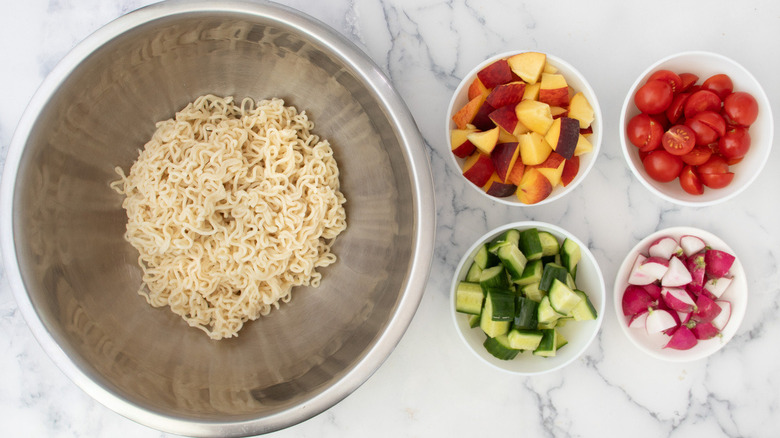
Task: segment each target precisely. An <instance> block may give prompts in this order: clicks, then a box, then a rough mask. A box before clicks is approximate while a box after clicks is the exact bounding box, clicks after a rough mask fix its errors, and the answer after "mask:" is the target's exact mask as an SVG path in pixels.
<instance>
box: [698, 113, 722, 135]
mask: <svg viewBox="0 0 780 438" xmlns="http://www.w3.org/2000/svg"><path fill="white" fill-rule="evenodd" d="M691 119H694V120H698V121H700V122H702V123H704V124H705V125H707V126H709V127H710V128H712V129H713V130H715V133H716V134H718V137H722V136H723V134H725V133H726V121H725V120H724V119H723V117H722V116H721V115H720V114H718V113H716V112H715V111H702V112H700V113H696V114H694V115H693V117H691Z"/></svg>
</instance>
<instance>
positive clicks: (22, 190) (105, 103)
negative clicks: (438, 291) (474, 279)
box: [2, 2, 434, 435]
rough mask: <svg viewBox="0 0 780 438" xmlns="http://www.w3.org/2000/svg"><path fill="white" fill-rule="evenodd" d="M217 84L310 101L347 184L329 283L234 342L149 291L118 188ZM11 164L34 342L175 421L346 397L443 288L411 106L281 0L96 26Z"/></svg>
mask: <svg viewBox="0 0 780 438" xmlns="http://www.w3.org/2000/svg"><path fill="white" fill-rule="evenodd" d="M207 93H213V94H217V95H223V96H228V95H232V96H235V97H236V98H237V99H241V98H243V97H252V98H256V99H261V98H270V97H280V98H283V99H285V101H286V103H287V104H291V105H295V106H296V107H298V108H299V109H300V110H305V111H306V112H307V113H308V114H309V116H310V118H311V119H312V120H313V121H314V123H315V125H316V126H315V133H317V134H319V135H320V136H322V137H324V138H327V139H328V140H329V141H330V142H331V144H332V145H333V148H334V151H335V155H336V158H337V160H338V163H339V167H340V171H341V176H340V180H341V184H342V191H343V192H344V193H345V196H346V197H347V204H346V209H347V220H348V229H347V230H346V231H345V232H344V233H342V234H341V235H340V236H339V238H338V239H337V241H336V243H335V245H334V247H333V250H334V252H335V253H336V254H337V256H338V257H339V261H338V262H337V263H336V264H335V265H332V266H329V267H327V268H324V269H322V270H321V272H322V273H323V280H322V284H321V286H320V287H319V288H317V289H310V288H297V289H296V290H295V291H294V293H293V299H292V301H291V302H290V303H289V304H284V305H282V307H281V308H280V309H278V310H274V311H272V312H271V314H270V315H268V316H267V317H263V318H261V319H259V320H257V321H254V322H249V323H247V324H246V325H245V327H244V328H243V330H242V331H241V332H240V336H239V337H238V338H233V339H226V340H222V341H212V340H210V339H209V338H208V337H207V336H205V335H204V334H203V333H202V332H201V331H199V330H195V329H193V328H190V327H188V326H187V324H186V323H185V322H184V321H183V320H182V319H180V318H179V317H178V316H176V315H174V314H173V313H172V312H170V311H169V310H168V309H167V308H162V309H153V308H151V307H150V306H149V305H148V304H147V303H146V302H145V300H144V299H143V298H142V297H141V296H139V295H138V294H137V290H138V288H139V286H140V284H141V271H140V268H139V267H138V266H137V253H136V252H135V250H134V249H133V248H132V247H131V246H130V245H129V244H128V243H126V242H125V240H124V239H123V233H124V227H125V223H126V216H125V212H124V210H123V209H122V208H121V203H122V199H121V197H120V196H118V195H117V194H116V193H115V192H113V191H112V190H111V189H110V188H109V183H110V182H111V181H112V180H114V179H116V174H115V173H114V170H113V169H114V167H115V166H121V167H123V168H124V169H128V168H129V166H130V165H131V164H132V162H133V161H134V160H135V159H136V158H137V155H138V151H139V149H140V148H142V147H143V144H144V143H145V142H146V141H148V139H149V138H151V134H152V132H153V131H154V129H155V122H156V121H159V120H164V119H167V118H170V117H172V116H173V114H174V112H175V111H176V110H178V109H180V108H182V107H183V106H185V105H186V104H187V103H188V102H190V101H192V100H194V99H195V98H196V97H197V96H199V95H203V94H207ZM4 177H5V178H4V184H3V204H2V205H3V211H4V212H9V211H10V212H11V213H5V214H4V215H3V216H4V218H3V250H4V253H5V257H6V258H5V261H6V266H7V270H8V271H9V279H10V281H11V283H12V287H13V288H14V292H15V295H16V297H17V301H18V302H19V305H20V308H21V310H22V312H23V314H24V315H25V318H26V319H27V320H28V323H29V324H30V326H31V328H32V330H33V332H34V333H35V335H36V337H37V338H38V340H39V341H40V342H41V344H42V345H43V347H44V349H45V350H46V351H47V352H48V353H49V354H50V356H51V357H52V358H53V359H54V361H55V362H57V364H58V365H59V366H60V367H61V368H62V369H63V371H64V372H65V373H66V374H67V375H68V376H69V377H70V378H71V379H72V380H74V381H75V382H76V383H77V384H79V385H80V386H81V387H82V388H83V389H84V390H85V391H86V392H88V393H89V394H90V395H92V396H93V397H95V398H96V399H97V400H98V401H100V402H102V403H103V404H105V405H107V406H108V407H110V408H112V409H114V410H115V411H117V412H119V413H120V414H122V415H125V416H127V417H129V418H131V419H133V420H136V421H138V422H140V423H143V424H146V425H148V426H151V427H155V428H157V429H161V430H165V431H169V432H173V433H179V434H186V435H215V434H216V435H249V434H256V433H263V432H268V431H272V430H276V429H280V428H283V427H286V426H289V425H291V424H294V423H297V422H299V421H302V420H304V419H306V418H308V417H311V416H313V415H315V414H317V413H319V412H321V411H323V410H325V409H327V408H329V407H330V406H332V405H333V404H335V403H336V402H338V401H339V400H341V399H342V398H343V397H345V396H346V395H348V394H349V393H350V392H352V391H353V390H354V389H355V388H357V387H358V386H359V385H360V384H361V383H363V382H364V381H365V379H367V378H368V377H369V376H370V375H371V374H372V373H373V372H374V371H375V370H376V368H378V367H379V365H381V363H382V361H384V359H385V358H386V357H387V355H389V354H390V352H391V351H392V349H393V348H394V347H395V345H396V344H397V342H398V341H399V340H400V337H401V336H402V335H403V333H404V331H405V330H406V328H407V326H408V323H409V322H410V320H411V318H412V316H413V315H414V312H415V311H416V309H417V306H418V304H419V301H420V298H421V296H422V293H423V289H424V286H425V282H426V281H427V275H428V270H429V266H430V258H431V256H432V247H433V235H434V231H433V230H434V209H433V202H432V201H433V191H432V186H431V181H430V170H429V167H428V162H427V157H426V155H425V153H424V148H423V143H422V139H421V138H420V135H419V132H418V131H417V128H416V126H415V125H414V121H413V119H412V118H411V116H410V115H409V113H408V111H407V109H406V107H405V106H404V105H403V103H402V101H401V100H400V98H399V97H398V96H397V95H396V94H395V92H394V91H393V90H392V88H391V86H390V85H389V83H388V82H387V81H386V80H385V79H384V77H383V76H382V74H381V73H380V72H379V70H378V69H377V68H376V67H375V66H374V64H373V63H371V62H370V61H369V60H368V59H367V58H366V57H365V55H364V54H362V52H360V51H359V50H358V49H356V48H355V47H354V46H353V45H351V44H350V43H348V42H346V40H344V39H343V38H342V37H340V36H339V35H338V34H336V33H335V32H333V31H331V30H329V29H328V28H326V27H325V26H324V25H321V24H319V23H317V22H315V21H313V20H311V19H309V18H307V17H305V16H302V15H301V14H299V13H297V12H295V11H292V10H288V9H286V8H282V7H278V6H272V5H270V4H263V3H252V4H245V3H233V2H231V3H225V2H220V3H219V4H218V5H217V4H216V3H215V2H211V3H209V2H195V3H193V2H188V3H185V2H179V3H168V4H162V5H155V6H152V7H148V8H144V9H141V10H139V11H135V12H133V13H131V14H129V15H127V16H125V17H122V18H120V19H118V20H117V21H115V22H113V23H111V24H109V25H108V26H106V27H105V28H103V29H101V30H100V31H98V32H97V33H95V34H93V35H92V36H90V37H89V38H88V39H87V40H85V41H84V42H83V43H81V44H80V45H79V46H78V47H77V48H76V49H75V50H74V51H73V52H72V53H70V54H69V55H68V56H67V57H66V58H65V59H64V60H63V61H62V62H61V63H60V65H58V67H57V68H56V69H55V70H54V71H53V72H52V74H51V75H50V76H49V78H47V80H46V81H45V82H44V85H43V86H42V87H41V89H40V90H39V92H38V93H37V94H36V97H35V98H34V99H33V101H32V103H31V104H30V107H29V108H28V110H27V112H26V113H25V115H24V116H23V118H22V121H21V122H20V125H19V127H18V129H17V132H16V135H15V137H14V140H13V143H12V146H11V150H10V152H9V156H8V159H7V163H6V170H5V172H4Z"/></svg>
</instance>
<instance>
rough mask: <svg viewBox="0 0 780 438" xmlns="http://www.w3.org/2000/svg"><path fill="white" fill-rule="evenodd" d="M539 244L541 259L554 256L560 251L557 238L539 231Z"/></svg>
mask: <svg viewBox="0 0 780 438" xmlns="http://www.w3.org/2000/svg"><path fill="white" fill-rule="evenodd" d="M539 242H541V244H542V257H548V256H554V255H556V254H558V252H559V251H560V250H561V246H560V245H559V244H558V238H557V237H555V236H553V235H552V233H549V232H547V231H539Z"/></svg>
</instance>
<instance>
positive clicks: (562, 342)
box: [555, 330, 569, 353]
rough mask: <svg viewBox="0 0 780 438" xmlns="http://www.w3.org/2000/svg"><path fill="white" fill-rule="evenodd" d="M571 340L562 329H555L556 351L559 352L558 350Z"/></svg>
mask: <svg viewBox="0 0 780 438" xmlns="http://www.w3.org/2000/svg"><path fill="white" fill-rule="evenodd" d="M568 343H569V341H568V340H567V339H566V338H564V337H563V335H562V334H561V332H560V331H558V330H556V331H555V352H556V353H557V352H558V350H560V349H561V347H563V346H564V345H566V344H568Z"/></svg>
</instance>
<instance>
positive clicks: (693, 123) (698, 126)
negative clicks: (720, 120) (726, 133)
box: [685, 117, 718, 146]
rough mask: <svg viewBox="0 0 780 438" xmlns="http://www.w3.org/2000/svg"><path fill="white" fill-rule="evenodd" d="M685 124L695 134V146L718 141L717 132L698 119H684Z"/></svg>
mask: <svg viewBox="0 0 780 438" xmlns="http://www.w3.org/2000/svg"><path fill="white" fill-rule="evenodd" d="M685 126H687V127H689V128H691V130H692V131H693V132H694V133H695V134H696V146H707V145H709V144H710V143H714V142H716V141H718V133H717V132H715V130H714V129H712V128H710V127H709V126H708V125H707V124H705V123H704V122H702V121H701V120H699V119H696V118H694V117H691V118H689V119H687V120H685Z"/></svg>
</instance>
